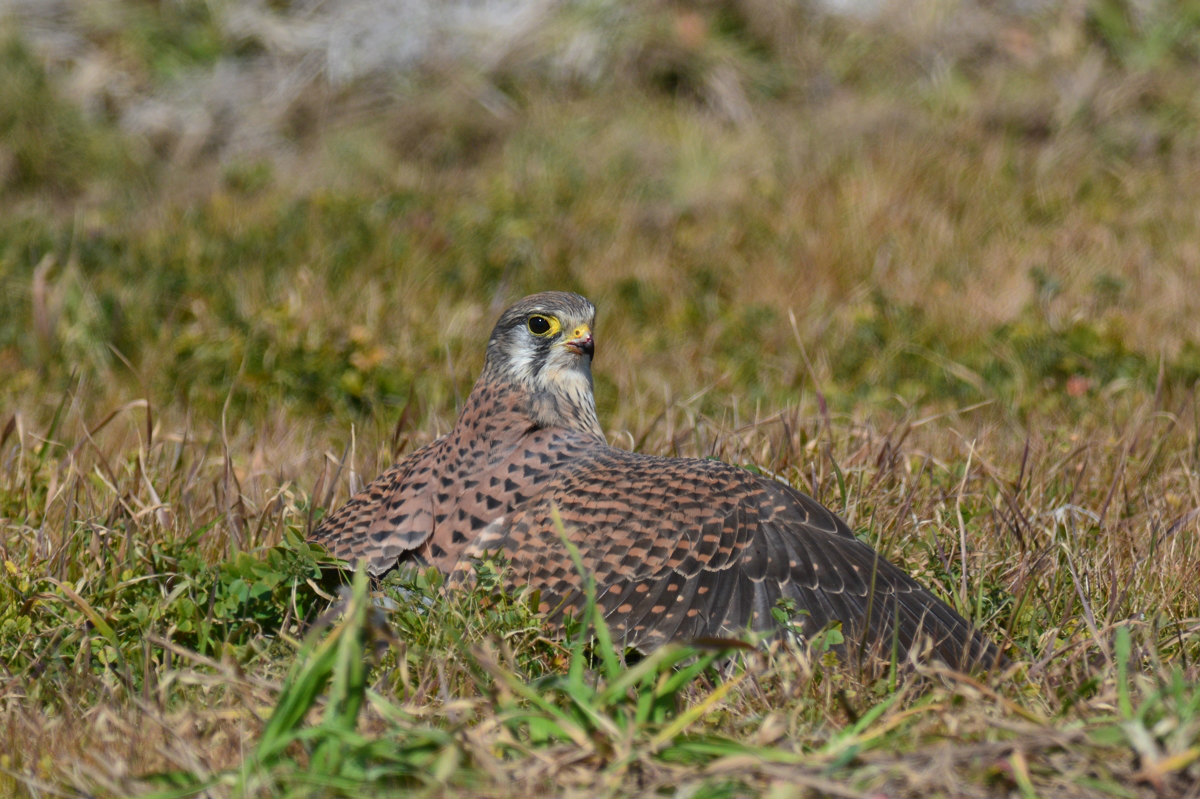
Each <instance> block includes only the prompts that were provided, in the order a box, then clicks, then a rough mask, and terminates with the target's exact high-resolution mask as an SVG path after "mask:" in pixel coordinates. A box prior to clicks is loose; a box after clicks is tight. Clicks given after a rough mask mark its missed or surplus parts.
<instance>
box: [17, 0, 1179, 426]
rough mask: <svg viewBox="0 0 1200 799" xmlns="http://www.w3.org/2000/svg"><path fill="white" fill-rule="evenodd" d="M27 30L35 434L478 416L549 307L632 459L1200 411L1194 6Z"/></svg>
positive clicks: (73, 7)
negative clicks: (1189, 403)
mask: <svg viewBox="0 0 1200 799" xmlns="http://www.w3.org/2000/svg"><path fill="white" fill-rule="evenodd" d="M8 6H9V7H8V13H7V15H6V20H5V23H4V27H3V44H2V46H0V131H2V132H3V136H2V140H0V197H2V202H3V207H4V214H3V216H2V218H0V275H2V278H0V280H2V281H3V282H2V284H0V374H3V375H4V379H3V381H0V402H2V403H3V407H6V408H9V409H13V410H20V411H21V412H22V413H25V414H33V415H34V416H35V417H39V416H41V417H44V416H45V415H47V414H48V413H49V412H50V411H52V409H53V407H54V405H55V402H56V395H57V394H58V393H59V392H62V391H64V390H66V389H68V388H71V387H73V386H84V387H85V388H83V389H81V390H79V391H77V392H76V393H77V394H78V395H79V396H80V397H82V400H81V401H82V402H84V403H85V405H87V406H90V407H91V408H92V409H93V411H94V412H96V413H102V412H107V411H108V410H111V408H112V407H115V406H116V405H118V404H120V403H122V402H125V401H128V400H129V399H131V398H133V397H136V396H146V397H147V398H149V399H151V400H152V402H153V403H154V404H155V405H157V406H159V407H160V410H163V412H168V413H170V412H173V409H187V411H188V413H194V414H196V415H197V416H199V417H202V418H208V419H212V418H214V417H215V416H216V415H218V414H219V412H220V411H221V410H222V409H226V408H232V409H233V410H235V411H236V413H235V414H234V416H236V417H238V418H252V419H259V418H263V416H262V415H264V414H265V415H273V414H277V413H284V414H285V415H286V417H287V418H288V419H291V420H295V419H309V420H316V419H322V418H326V417H328V416H329V415H331V414H332V415H333V416H334V417H336V419H337V420H338V422H337V425H338V426H339V427H340V428H341V429H345V427H346V426H347V425H348V424H349V423H351V422H353V421H355V420H361V419H363V418H367V417H369V416H370V415H371V414H375V413H379V412H383V413H385V414H386V413H387V412H388V411H387V409H388V408H392V409H393V411H392V416H393V417H394V415H395V412H396V409H398V408H399V407H402V406H403V405H405V404H406V403H407V401H408V399H409V398H410V397H416V398H417V399H418V401H419V403H420V404H421V407H422V409H425V410H431V411H433V412H437V413H441V414H447V415H448V416H452V415H453V407H454V402H455V401H456V398H458V397H460V396H461V395H462V394H464V393H465V392H466V390H468V389H469V386H470V382H471V380H472V378H473V375H474V373H475V371H476V369H477V368H478V366H479V364H480V362H481V358H482V344H483V342H484V340H485V338H486V335H487V332H488V330H489V328H490V324H491V322H492V320H493V319H494V318H495V316H496V314H497V313H498V311H499V310H500V309H501V308H502V307H503V306H504V305H505V304H507V303H508V302H509V301H511V300H513V299H515V298H517V297H519V296H521V295H523V294H525V293H528V292H531V291H535V290H541V289H546V288H565V289H573V290H577V291H581V292H583V293H585V294H587V295H588V296H589V297H591V298H592V299H593V300H594V301H596V303H597V304H598V306H599V308H600V314H601V316H600V324H599V330H600V332H599V335H600V341H599V345H600V349H599V355H598V361H597V372H598V375H599V385H598V392H599V399H600V403H601V411H602V413H603V414H606V418H608V419H610V420H611V424H612V427H613V428H614V429H618V430H619V429H630V428H637V427H638V426H639V424H641V423H644V422H645V417H646V415H647V414H649V415H650V416H653V414H654V413H656V412H658V410H660V409H661V407H662V405H663V404H664V403H669V402H671V401H672V400H679V399H681V398H684V397H688V396H691V395H692V394H694V393H696V392H701V391H703V392H705V393H704V397H703V398H702V399H701V400H700V401H699V406H698V407H699V409H700V410H701V411H702V412H712V413H718V412H719V411H720V409H721V408H724V407H726V406H728V405H729V404H730V402H731V401H732V400H733V399H734V398H739V399H740V401H741V402H743V403H750V404H754V403H766V406H767V407H771V408H777V407H782V406H787V405H794V404H795V403H797V402H799V401H800V397H801V395H802V394H804V392H806V391H808V392H811V391H813V390H817V391H819V392H820V393H821V395H822V396H823V397H825V398H826V399H827V400H828V402H829V403H831V406H832V407H833V408H834V409H835V410H837V411H841V412H851V411H853V410H854V409H860V410H861V409H863V408H864V407H865V408H866V409H867V411H866V412H868V413H869V412H872V410H880V411H884V412H887V413H895V414H898V415H903V414H905V413H908V412H910V409H912V408H924V407H931V408H932V407H943V406H947V407H960V406H967V405H971V404H974V403H979V402H989V401H991V402H993V405H994V410H999V411H1000V412H1002V413H1005V414H1007V413H1009V412H1014V411H1015V413H1016V414H1017V415H1018V416H1023V415H1024V414H1026V413H1028V412H1029V411H1031V410H1052V411H1057V410H1060V409H1065V410H1066V411H1067V412H1068V414H1069V415H1071V416H1074V415H1075V414H1076V413H1084V412H1086V410H1087V409H1088V408H1090V407H1094V406H1095V405H1096V402H1097V399H1098V398H1102V397H1103V396H1104V395H1105V392H1106V391H1111V390H1126V389H1128V388H1129V387H1130V386H1132V387H1134V388H1136V389H1138V390H1146V391H1153V390H1154V388H1155V386H1156V384H1158V385H1160V387H1161V386H1162V385H1165V387H1166V388H1167V389H1168V390H1170V389H1174V388H1178V387H1186V386H1190V385H1191V384H1192V383H1193V382H1194V381H1195V380H1196V379H1197V377H1200V349H1198V348H1197V341H1198V340H1200V313H1198V305H1200V291H1198V290H1196V288H1197V277H1198V275H1200V236H1198V235H1197V232H1198V231H1197V226H1198V225H1197V223H1198V219H1200V210H1198V209H1200V197H1198V194H1200V158H1198V155H1200V153H1198V148H1200V137H1198V136H1197V120H1198V114H1200V89H1198V86H1200V82H1198V81H1197V80H1196V76H1197V74H1198V72H1197V67H1198V64H1197V61H1198V58H1200V34H1198V31H1200V3H1196V2H1180V3H1169V2H1133V1H1132V0H1128V1H1125V0H1087V2H1081V1H1075V2H1042V3H1020V2H1015V0H1014V2H1000V3H976V2H952V1H951V0H912V2H896V3H875V4H871V3H865V4H862V5H856V6H854V7H853V8H852V9H850V10H848V11H843V12H835V11H836V10H835V9H831V8H829V7H826V6H822V5H821V4H820V3H818V2H816V0H813V1H812V2H761V1H759V0H743V1H742V2H702V3H667V2H647V3H615V2H570V3H557V4H539V3H525V4H522V3H511V4H499V3H497V4H487V3H482V4H479V3H460V4H446V5H440V4H418V3H394V4H389V3H385V2H382V0H361V2H350V3H324V4H321V3H303V2H251V3H225V2H219V1H205V0H161V1H160V2H150V1H149V0H100V1H98V2H89V3H81V4H77V3H71V2H65V1H63V2H51V1H49V0H48V1H47V2H25V3H21V2H11V3H9V4H8ZM864 403H865V405H864ZM639 420H641V421H640V422H639Z"/></svg>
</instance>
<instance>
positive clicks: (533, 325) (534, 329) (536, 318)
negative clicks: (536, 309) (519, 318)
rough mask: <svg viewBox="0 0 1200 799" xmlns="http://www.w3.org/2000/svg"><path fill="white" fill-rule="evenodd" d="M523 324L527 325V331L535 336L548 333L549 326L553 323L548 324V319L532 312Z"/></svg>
mask: <svg viewBox="0 0 1200 799" xmlns="http://www.w3.org/2000/svg"><path fill="white" fill-rule="evenodd" d="M525 324H526V325H528V327H529V332H530V333H532V334H533V335H535V336H544V335H546V334H547V333H549V332H550V328H551V327H553V325H551V324H550V320H549V319H547V318H546V317H544V316H542V315H541V314H534V315H533V316H531V317H529V319H528V320H526V322H525Z"/></svg>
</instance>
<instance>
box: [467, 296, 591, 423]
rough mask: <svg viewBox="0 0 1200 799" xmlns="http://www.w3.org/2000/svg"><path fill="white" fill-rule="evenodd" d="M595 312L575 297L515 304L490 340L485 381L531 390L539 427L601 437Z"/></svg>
mask: <svg viewBox="0 0 1200 799" xmlns="http://www.w3.org/2000/svg"><path fill="white" fill-rule="evenodd" d="M595 320H596V308H595V306H594V305H592V304H591V303H590V302H588V300H587V299H585V298H584V297H581V296H579V295H578V294H571V293H569V292H565V291H546V292H542V293H541V294H534V295H531V296H529V297H526V298H525V299H523V300H520V301H519V302H517V303H515V304H514V305H513V306H511V307H510V308H509V309H508V310H506V311H505V312H504V313H503V314H502V315H501V316H500V321H498V322H497V323H496V327H495V328H494V329H493V330H492V336H491V338H490V339H489V340H488V346H487V360H486V362H485V364H484V371H483V377H484V380H486V381H497V382H502V383H506V384H509V385H512V386H515V387H517V388H520V389H522V390H524V391H527V392H529V394H530V396H531V399H532V402H533V408H534V415H535V417H536V421H537V422H538V424H540V425H542V426H555V425H557V426H564V427H574V428H582V429H586V430H587V431H589V432H595V433H599V431H600V425H599V422H598V421H597V420H596V403H595V399H594V398H593V396H592V355H593V354H594V352H595V343H594V341H593V339H592V325H593V324H595Z"/></svg>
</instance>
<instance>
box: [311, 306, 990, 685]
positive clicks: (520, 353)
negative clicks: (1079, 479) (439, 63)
mask: <svg viewBox="0 0 1200 799" xmlns="http://www.w3.org/2000/svg"><path fill="white" fill-rule="evenodd" d="M594 316H595V309H594V308H593V306H592V304H591V303H590V302H588V301H587V300H586V299H584V298H583V297H580V296H579V295H577V294H567V293H563V292H546V293H542V294H535V295H533V296H531V297H527V298H525V299H523V300H521V301H520V302H518V303H517V304H515V305H513V306H512V307H511V308H509V309H508V310H507V311H505V313H504V314H503V315H502V316H501V317H500V320H499V322H498V323H497V324H496V327H495V329H494V330H493V332H492V335H491V338H490V340H489V342H488V347H487V358H486V361H485V364H484V369H483V373H482V374H481V376H480V378H479V380H478V382H477V383H476V384H475V387H474V389H473V390H472V391H471V394H470V396H469V397H468V398H467V401H466V404H465V407H464V408H463V411H462V413H461V415H460V416H459V419H458V421H457V422H456V424H455V426H454V429H453V430H452V431H451V432H450V433H449V434H447V435H446V436H443V437H442V438H439V439H438V440H436V441H434V442H433V443H431V444H429V445H428V446H426V447H424V448H422V449H420V450H418V451H417V452H415V453H413V454H412V455H410V456H409V457H407V458H405V459H404V460H402V461H401V462H400V463H398V464H396V465H395V466H393V467H392V468H391V469H388V470H387V471H386V472H384V473H383V474H382V475H380V476H379V477H378V478H377V479H376V480H375V481H374V482H372V483H371V484H370V485H369V486H367V487H366V488H365V489H364V490H363V491H362V492H360V493H359V494H357V495H356V496H355V497H353V498H352V499H351V500H350V501H349V502H348V503H346V504H345V505H344V506H342V507H341V508H340V509H338V510H337V511H336V512H334V513H333V514H331V515H330V516H328V517H327V518H326V519H325V520H324V521H323V522H322V523H321V525H320V526H319V527H318V528H317V529H316V530H315V531H314V533H313V535H312V538H313V539H314V540H316V541H319V542H321V543H323V544H325V546H326V547H327V548H328V549H329V551H330V552H332V553H333V554H334V555H336V556H338V557H341V558H344V559H345V560H348V561H351V562H354V561H357V560H360V559H362V560H365V561H366V564H367V568H368V569H369V570H370V571H371V573H372V574H381V573H383V572H385V571H387V570H388V569H390V568H392V567H393V566H395V565H396V564H397V563H399V562H401V561H406V560H409V561H414V562H417V563H427V564H432V565H434V566H437V567H438V568H439V569H440V570H442V571H443V572H445V573H446V574H448V575H449V576H450V580H449V584H450V586H451V587H454V586H457V585H461V584H462V583H463V582H464V581H466V580H469V579H470V576H471V574H472V572H473V569H472V565H471V564H472V563H473V562H474V560H475V559H476V558H478V557H480V556H483V555H484V554H486V553H490V552H499V553H502V554H503V555H504V556H505V557H506V558H507V559H508V560H509V562H510V566H509V574H510V577H511V580H512V582H513V584H514V585H516V586H520V585H526V584H528V585H530V586H532V587H535V588H537V589H539V591H540V595H541V610H542V612H544V613H546V614H547V615H548V616H549V617H550V618H551V619H554V620H561V619H562V618H563V616H564V615H566V614H578V612H579V611H580V609H581V607H582V604H583V590H582V577H581V575H580V573H579V571H578V569H577V568H576V567H575V565H574V564H573V562H572V560H571V557H570V555H569V553H568V551H567V548H566V546H564V544H563V541H562V536H564V535H565V536H566V538H567V539H568V540H569V541H571V542H572V543H573V544H574V545H575V546H576V547H578V549H579V552H580V554H581V556H582V558H583V564H584V566H585V568H586V569H587V571H588V572H590V573H591V574H592V575H594V577H595V581H596V587H597V588H596V593H597V602H598V603H599V605H600V607H601V608H602V609H603V611H604V615H605V617H606V619H607V620H608V623H609V625H610V627H611V628H612V630H613V631H614V633H615V634H616V635H617V636H618V637H621V638H623V639H624V641H625V643H627V644H629V645H633V646H638V647H641V648H643V649H645V648H651V647H654V646H656V645H659V644H661V643H663V642H666V641H671V640H689V639H696V638H701V637H713V636H729V635H737V634H738V633H739V632H741V631H743V630H745V629H746V627H747V626H749V627H752V628H755V629H770V628H771V627H772V626H773V625H774V624H775V620H774V617H773V614H772V609H773V608H775V607H776V606H777V604H778V602H779V600H781V599H785V600H791V602H792V603H793V605H794V607H795V608H797V609H798V610H799V611H800V619H799V623H800V625H801V627H802V629H804V630H805V631H806V632H809V633H812V632H816V631H818V630H820V629H821V628H823V627H825V626H826V625H827V624H829V623H830V622H841V623H842V625H843V629H844V631H845V632H847V633H849V636H850V638H849V640H851V641H857V642H859V643H861V644H865V645H866V646H868V647H874V648H877V649H878V650H879V651H881V652H884V653H888V652H891V651H893V649H895V650H896V651H898V652H899V653H900V654H901V655H902V656H903V655H905V654H906V653H907V652H908V651H909V650H915V651H916V652H918V653H922V652H926V651H928V650H926V648H925V647H926V646H929V647H932V649H931V651H932V654H934V655H935V656H936V657H938V658H940V659H942V660H944V661H946V662H949V663H951V664H953V665H956V666H966V665H972V664H975V663H978V662H981V661H983V662H990V661H992V660H994V659H995V657H996V656H997V655H996V651H995V648H994V647H993V646H992V645H991V644H990V643H989V642H987V641H986V640H985V639H984V638H982V637H981V636H980V635H978V634H977V633H976V632H974V631H973V630H972V628H971V626H970V624H969V623H968V622H967V621H966V620H965V619H963V618H962V617H961V616H960V615H959V614H958V613H956V612H955V611H954V610H953V609H951V608H950V607H949V606H948V605H947V604H945V603H944V602H942V601H941V600H939V599H938V598H937V597H935V596H934V595H933V594H931V593H930V592H929V591H928V590H927V589H925V588H924V587H923V586H921V585H920V584H919V583H918V582H916V581H915V580H914V579H913V578H911V577H910V576H909V575H908V574H906V573H905V572H904V571H902V570H901V569H899V568H897V567H895V566H894V565H892V564H891V563H889V562H888V561H886V560H884V559H883V558H882V557H880V556H879V555H878V553H876V552H875V551H874V550H873V549H872V548H871V547H869V546H868V545H866V544H864V543H863V542H861V541H859V540H858V539H857V538H855V537H854V534H853V532H852V531H851V530H850V529H849V527H847V525H846V524H845V522H843V521H842V520H841V519H840V518H838V516H837V515H835V514H834V513H833V512H832V511H830V510H828V509H827V508H825V507H823V506H822V505H820V504H819V503H818V502H816V501H815V500H813V499H812V498H811V497H809V496H807V495H805V494H803V493H801V492H799V491H797V490H795V489H793V488H791V487H790V486H788V485H785V484H783V483H780V482H778V481H776V480H772V479H770V478H766V477H762V476H759V475H756V474H753V473H751V472H749V471H746V470H744V469H740V468H737V467H734V466H730V465H728V464H725V463H721V462H719V461H712V460H694V459H688V458H662V457H656V456H651V455H643V454H639V453H634V452H629V451H626V450H622V449H617V448H615V447H610V446H609V445H608V444H607V443H606V441H605V439H604V436H603V433H602V431H601V429H600V425H599V422H598V421H597V418H596V409H595V402H594V399H593V395H592V377H591V361H592V354H593V348H594V345H593V339H592V325H593V322H594Z"/></svg>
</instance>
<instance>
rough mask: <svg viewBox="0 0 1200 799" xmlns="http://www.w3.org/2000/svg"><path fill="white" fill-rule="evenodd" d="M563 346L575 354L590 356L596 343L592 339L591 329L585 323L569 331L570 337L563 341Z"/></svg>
mask: <svg viewBox="0 0 1200 799" xmlns="http://www.w3.org/2000/svg"><path fill="white" fill-rule="evenodd" d="M563 346H564V347H566V348H567V349H569V350H570V351H571V352H573V353H575V354H576V355H586V356H588V357H589V358H591V357H592V356H593V355H594V354H595V352H596V343H595V342H594V341H593V340H592V329H591V328H590V327H588V326H587V325H580V326H579V327H577V328H575V329H574V330H572V331H571V335H570V337H568V338H567V340H566V341H564V342H563Z"/></svg>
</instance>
